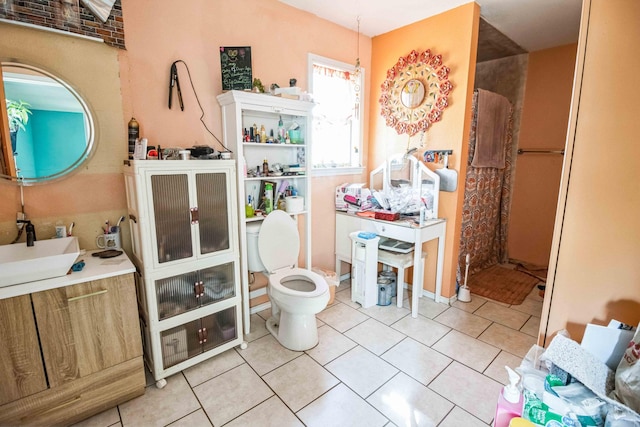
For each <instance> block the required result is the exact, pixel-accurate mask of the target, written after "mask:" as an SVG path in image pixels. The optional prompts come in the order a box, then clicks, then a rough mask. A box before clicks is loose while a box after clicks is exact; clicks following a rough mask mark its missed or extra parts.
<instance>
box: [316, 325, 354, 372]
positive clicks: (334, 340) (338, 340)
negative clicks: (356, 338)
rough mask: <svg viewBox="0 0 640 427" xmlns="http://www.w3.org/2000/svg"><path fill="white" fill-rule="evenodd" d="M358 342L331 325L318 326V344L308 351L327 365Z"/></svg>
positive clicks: (317, 360)
mask: <svg viewBox="0 0 640 427" xmlns="http://www.w3.org/2000/svg"><path fill="white" fill-rule="evenodd" d="M356 345H357V344H356V343H355V342H353V341H351V340H350V339H349V338H347V337H345V336H344V335H343V334H341V333H340V332H337V331H336V330H335V329H333V328H332V327H331V326H329V325H324V326H321V327H319V328H318V345H317V346H315V347H314V348H312V349H311V350H307V351H306V353H307V354H308V355H309V356H311V357H312V358H313V359H314V360H315V361H316V362H318V363H319V364H321V365H326V364H327V363H329V362H331V361H332V360H333V359H335V358H336V357H338V356H341V355H343V354H344V353H346V352H347V351H349V350H351V349H352V348H353V347H355V346H356Z"/></svg>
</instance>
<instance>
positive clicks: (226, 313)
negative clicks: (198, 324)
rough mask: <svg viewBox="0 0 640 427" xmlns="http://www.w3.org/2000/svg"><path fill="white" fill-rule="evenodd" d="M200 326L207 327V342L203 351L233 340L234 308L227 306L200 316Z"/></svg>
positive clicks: (234, 334) (234, 329) (235, 332)
mask: <svg viewBox="0 0 640 427" xmlns="http://www.w3.org/2000/svg"><path fill="white" fill-rule="evenodd" d="M202 327H203V328H207V342H206V343H204V344H203V348H204V351H208V350H211V349H212V348H215V347H217V346H219V345H221V344H224V343H226V342H228V341H231V340H234V339H235V338H236V337H237V336H238V333H237V329H236V308H235V307H229V308H227V309H226V310H222V311H220V312H218V313H215V314H212V315H211V316H207V317H203V318H202Z"/></svg>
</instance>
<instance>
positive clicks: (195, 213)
mask: <svg viewBox="0 0 640 427" xmlns="http://www.w3.org/2000/svg"><path fill="white" fill-rule="evenodd" d="M189 210H190V211H191V224H197V223H198V220H199V219H200V218H199V217H198V208H197V207H195V208H191V209H189Z"/></svg>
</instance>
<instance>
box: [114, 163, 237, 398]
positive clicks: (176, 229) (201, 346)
mask: <svg viewBox="0 0 640 427" xmlns="http://www.w3.org/2000/svg"><path fill="white" fill-rule="evenodd" d="M124 176H125V184H126V190H127V205H128V210H129V218H130V220H131V223H130V224H131V234H132V236H131V237H132V239H131V241H132V252H133V254H132V255H133V257H132V260H133V262H134V263H135V264H136V267H137V269H138V272H137V274H136V279H137V280H136V282H137V283H136V289H137V293H138V304H139V308H140V310H139V311H140V324H141V330H142V336H143V347H144V355H145V360H146V361H147V364H148V365H149V367H150V369H151V371H152V372H153V375H154V378H155V380H156V385H157V386H158V387H160V388H161V387H163V386H164V384H166V381H165V380H164V378H166V377H168V376H170V375H172V374H174V373H176V372H179V371H181V370H183V369H185V368H187V367H189V366H192V365H194V364H196V363H199V362H201V361H203V360H205V359H208V358H210V357H212V356H215V355H216V354H219V353H221V352H223V351H225V350H228V349H230V348H231V347H234V346H237V345H240V346H241V347H243V348H244V347H246V343H244V342H243V335H242V316H241V310H242V305H241V301H242V294H241V292H240V266H239V264H238V254H239V244H238V221H237V215H236V206H237V199H236V165H235V161H233V160H165V161H159V160H131V161H129V160H126V161H125V167H124Z"/></svg>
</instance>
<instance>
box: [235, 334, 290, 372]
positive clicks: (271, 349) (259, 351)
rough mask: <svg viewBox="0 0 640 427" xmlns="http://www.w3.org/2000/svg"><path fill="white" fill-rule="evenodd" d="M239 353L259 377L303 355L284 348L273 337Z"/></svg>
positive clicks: (258, 340) (254, 342)
mask: <svg viewBox="0 0 640 427" xmlns="http://www.w3.org/2000/svg"><path fill="white" fill-rule="evenodd" d="M239 353H240V356H242V358H243V359H244V360H246V361H247V363H248V364H249V365H251V367H252V368H253V369H255V371H256V372H257V373H258V375H264V374H266V373H267V372H269V371H272V370H274V369H276V368H277V367H279V366H282V365H284V364H285V363H287V362H288V361H290V360H293V359H295V358H296V357H298V356H300V355H301V354H302V353H301V352H298V351H291V350H289V349H287V348H284V347H283V346H282V344H280V343H279V342H278V340H276V339H275V338H274V337H273V336H272V335H266V336H264V337H262V338H259V339H257V340H255V341H253V342H252V343H250V344H249V346H248V347H247V348H246V349H244V350H239Z"/></svg>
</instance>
